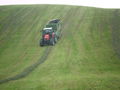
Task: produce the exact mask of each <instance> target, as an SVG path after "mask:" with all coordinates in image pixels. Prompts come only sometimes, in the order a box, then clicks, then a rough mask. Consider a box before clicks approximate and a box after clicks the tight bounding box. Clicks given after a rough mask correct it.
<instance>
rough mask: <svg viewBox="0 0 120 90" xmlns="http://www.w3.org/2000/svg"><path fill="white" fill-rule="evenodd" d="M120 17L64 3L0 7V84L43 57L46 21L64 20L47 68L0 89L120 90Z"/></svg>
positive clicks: (95, 9)
mask: <svg viewBox="0 0 120 90" xmlns="http://www.w3.org/2000/svg"><path fill="white" fill-rule="evenodd" d="M119 13H120V10H119V9H118V10H114V9H99V8H91V7H78V6H64V5H63V6H62V5H26V6H25V5H22V6H0V80H1V79H5V78H7V77H11V76H14V75H16V74H18V73H20V72H22V71H23V70H24V69H25V68H26V67H28V66H30V65H31V64H34V63H35V62H36V61H37V60H38V59H39V58H40V57H41V56H42V53H43V52H44V50H45V49H46V47H39V40H40V37H41V34H40V30H42V28H43V26H44V25H45V24H46V23H47V21H49V20H51V19H54V18H60V19H61V20H62V30H63V35H62V38H61V40H60V41H59V42H58V43H57V44H56V45H55V46H54V47H53V50H52V51H51V53H50V54H49V56H48V58H47V60H46V61H45V62H44V63H43V64H41V65H40V66H39V67H37V68H36V69H35V70H34V71H33V72H32V73H30V74H29V75H28V76H27V77H25V78H22V79H19V80H16V81H11V82H8V83H4V84H1V85H0V90H33V89H34V90H119V89H120V70H119V69H120V57H119V55H120V47H119V45H120V36H119V35H120V28H119V24H120V22H119V21H120V16H119ZM114 23H115V24H114ZM116 27H117V28H116Z"/></svg>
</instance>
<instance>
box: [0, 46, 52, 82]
mask: <svg viewBox="0 0 120 90" xmlns="http://www.w3.org/2000/svg"><path fill="white" fill-rule="evenodd" d="M52 48H53V47H51V46H49V47H46V49H45V50H44V52H43V55H42V56H41V58H40V59H39V60H38V61H37V62H36V63H34V64H32V65H30V66H28V67H27V68H25V69H24V70H23V71H22V72H21V73H18V74H17V75H15V76H12V77H8V78H6V79H3V80H0V84H3V83H7V82H10V81H14V80H18V79H21V78H24V77H26V76H28V75H29V74H30V73H31V72H32V71H34V70H35V68H37V67H38V66H39V65H40V64H42V63H44V62H45V61H46V59H47V57H48V56H49V54H50V52H51V50H52Z"/></svg>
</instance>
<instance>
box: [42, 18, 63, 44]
mask: <svg viewBox="0 0 120 90" xmlns="http://www.w3.org/2000/svg"><path fill="white" fill-rule="evenodd" d="M41 32H42V38H41V40H40V46H45V45H52V46H54V45H55V44H56V43H57V41H58V40H59V38H60V36H61V21H60V19H53V20H51V21H49V22H48V23H47V24H46V25H45V27H44V28H43V30H42V31H41Z"/></svg>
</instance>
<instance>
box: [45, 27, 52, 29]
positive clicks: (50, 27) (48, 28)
mask: <svg viewBox="0 0 120 90" xmlns="http://www.w3.org/2000/svg"><path fill="white" fill-rule="evenodd" d="M51 29H52V27H49V28H44V29H43V30H51Z"/></svg>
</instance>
